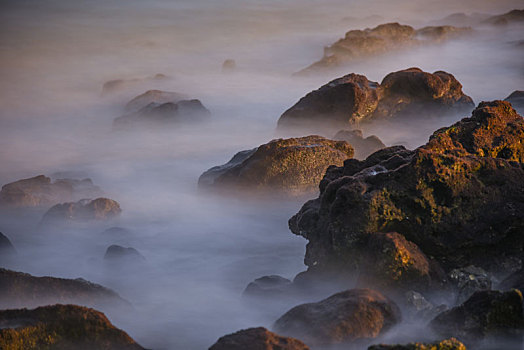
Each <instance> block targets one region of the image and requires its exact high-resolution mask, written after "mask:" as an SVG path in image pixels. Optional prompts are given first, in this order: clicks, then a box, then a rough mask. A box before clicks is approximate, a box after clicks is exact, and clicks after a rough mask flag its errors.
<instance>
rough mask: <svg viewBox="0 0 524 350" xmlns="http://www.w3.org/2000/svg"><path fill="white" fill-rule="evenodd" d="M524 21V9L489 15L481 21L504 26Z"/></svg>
mask: <svg viewBox="0 0 524 350" xmlns="http://www.w3.org/2000/svg"><path fill="white" fill-rule="evenodd" d="M523 21H524V10H511V11H509V12H506V13H504V14H502V15H497V16H491V17H489V18H487V19H486V20H484V21H483V23H486V24H491V25H496V26H501V25H502V26H504V25H508V24H510V23H518V22H523Z"/></svg>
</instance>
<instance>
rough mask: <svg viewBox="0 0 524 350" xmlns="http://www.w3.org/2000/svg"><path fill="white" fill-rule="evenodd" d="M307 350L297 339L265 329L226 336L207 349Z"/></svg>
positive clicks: (252, 329)
mask: <svg viewBox="0 0 524 350" xmlns="http://www.w3.org/2000/svg"><path fill="white" fill-rule="evenodd" d="M245 349H250V350H309V347H308V346H307V345H306V344H304V343H302V342H301V341H300V340H298V339H294V338H290V337H283V336H280V335H278V334H276V333H273V332H270V331H268V330H267V329H266V328H263V327H258V328H249V329H244V330H241V331H238V332H236V333H233V334H228V335H225V336H223V337H221V338H220V339H218V341H217V342H216V343H215V344H214V345H213V346H211V347H210V348H209V350H245Z"/></svg>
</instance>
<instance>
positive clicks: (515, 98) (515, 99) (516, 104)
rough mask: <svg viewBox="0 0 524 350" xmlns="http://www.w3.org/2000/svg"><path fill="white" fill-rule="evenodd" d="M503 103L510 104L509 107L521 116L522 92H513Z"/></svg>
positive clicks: (523, 104)
mask: <svg viewBox="0 0 524 350" xmlns="http://www.w3.org/2000/svg"><path fill="white" fill-rule="evenodd" d="M504 101H508V102H509V103H511V106H513V108H515V110H516V111H517V112H518V113H520V114H521V115H522V114H524V91H522V90H515V91H513V92H512V93H511V94H510V95H509V96H508V97H506V98H505V99H504Z"/></svg>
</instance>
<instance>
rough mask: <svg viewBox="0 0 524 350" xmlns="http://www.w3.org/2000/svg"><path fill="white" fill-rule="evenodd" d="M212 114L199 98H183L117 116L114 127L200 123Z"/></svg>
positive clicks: (150, 105) (117, 128) (153, 103)
mask: <svg viewBox="0 0 524 350" xmlns="http://www.w3.org/2000/svg"><path fill="white" fill-rule="evenodd" d="M210 114H211V113H210V112H209V110H208V109H207V108H206V107H204V106H203V105H202V102H200V101H199V100H181V101H178V102H177V103H172V102H167V103H155V102H152V103H150V104H148V105H147V106H145V107H143V108H141V109H140V110H138V111H136V112H132V113H129V114H125V115H123V116H121V117H118V118H116V119H115V120H114V121H113V129H116V130H119V129H127V128H133V127H140V126H141V127H163V126H166V125H181V124H182V125H185V124H192V123H199V122H203V121H206V120H208V119H209V118H210Z"/></svg>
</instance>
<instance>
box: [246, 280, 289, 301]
mask: <svg viewBox="0 0 524 350" xmlns="http://www.w3.org/2000/svg"><path fill="white" fill-rule="evenodd" d="M291 285H292V284H291V281H290V280H288V279H287V278H284V277H281V276H278V275H271V276H263V277H260V278H257V279H256V280H254V281H253V282H251V283H249V284H248V285H247V287H246V289H245V290H244V295H246V296H262V297H274V296H282V295H285V294H286V292H287V291H288V290H289V288H290V287H291Z"/></svg>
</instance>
